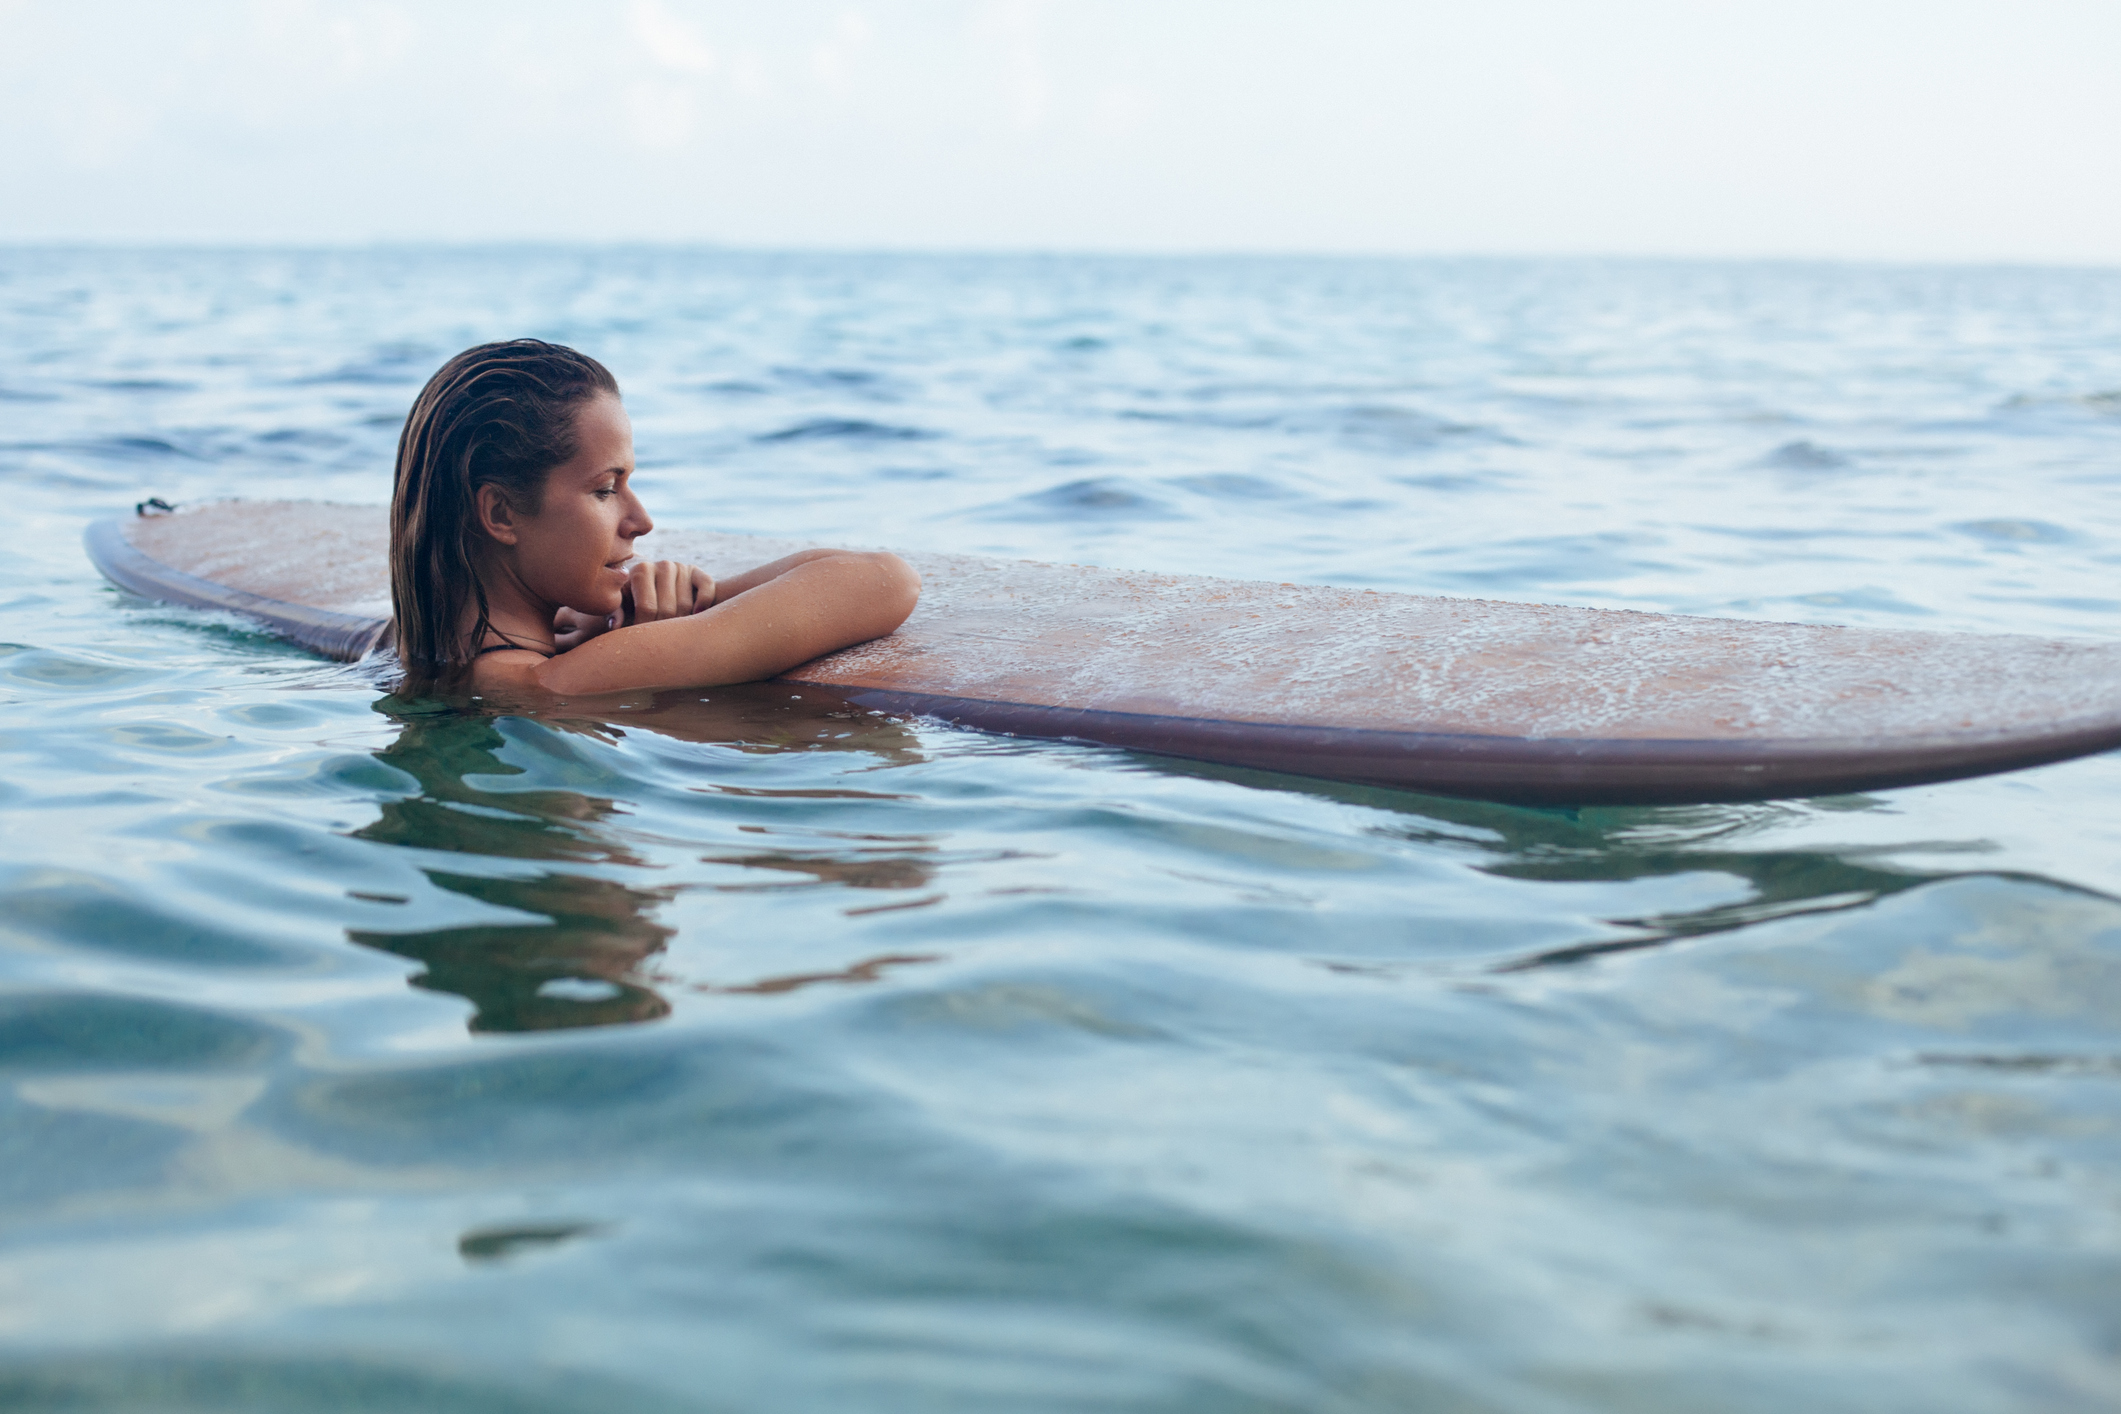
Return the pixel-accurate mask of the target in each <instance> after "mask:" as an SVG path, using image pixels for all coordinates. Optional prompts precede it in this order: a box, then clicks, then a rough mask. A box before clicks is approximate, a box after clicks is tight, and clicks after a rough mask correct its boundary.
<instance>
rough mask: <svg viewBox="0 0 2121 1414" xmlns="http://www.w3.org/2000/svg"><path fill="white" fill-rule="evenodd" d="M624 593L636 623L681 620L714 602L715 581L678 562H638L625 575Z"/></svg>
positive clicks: (705, 574)
mask: <svg viewBox="0 0 2121 1414" xmlns="http://www.w3.org/2000/svg"><path fill="white" fill-rule="evenodd" d="M626 591H627V595H628V596H629V597H630V598H631V599H632V601H633V617H632V619H631V620H630V622H632V623H637V624H652V623H655V622H656V621H657V620H659V619H677V618H683V617H684V616H685V615H687V614H696V613H698V612H699V611H700V610H702V609H704V608H707V607H708V606H709V605H711V604H712V603H714V578H713V576H711V575H709V574H708V573H707V572H706V571H705V570H702V569H700V568H699V567H698V566H696V565H688V564H685V563H683V562H682V561H679V560H639V561H636V562H635V563H634V564H633V566H632V567H631V568H629V569H628V570H627V572H626Z"/></svg>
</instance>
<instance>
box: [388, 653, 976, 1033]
mask: <svg viewBox="0 0 2121 1414" xmlns="http://www.w3.org/2000/svg"><path fill="white" fill-rule="evenodd" d="M377 705H378V710H380V711H382V712H384V713H385V714H386V715H388V716H390V717H391V718H392V719H393V720H394V721H396V722H397V723H398V724H399V730H398V735H397V737H396V738H395V739H394V740H393V741H392V742H391V743H390V744H389V745H388V746H386V747H384V748H383V749H382V750H380V751H378V752H376V753H375V759H376V760H377V761H379V762H381V763H383V764H384V765H386V766H389V767H392V768H394V769H396V770H398V771H402V772H404V773H405V774H406V775H408V776H410V777H411V778H412V779H413V780H414V781H416V782H418V783H419V792H418V793H417V794H414V795H407V796H404V797H401V798H399V799H395V800H390V801H387V802H385V803H384V804H383V806H382V812H381V815H380V816H379V817H378V818H377V819H376V820H375V821H374V822H373V823H372V824H369V825H366V826H363V827H362V828H360V829H358V830H355V831H354V832H353V834H354V836H355V837H356V838H358V839H363V840H372V841H375V842H378V843H382V844H392V845H401V846H404V847H407V848H410V849H415V850H421V851H427V850H441V851H446V852H449V853H455V854H463V855H472V856H479V857H482V858H489V859H512V860H528V861H549V862H552V863H555V864H563V865H590V866H597V867H600V868H604V869H607V870H608V869H611V868H614V867H615V868H620V869H628V870H641V871H646V870H648V869H649V868H651V867H652V866H651V864H650V861H649V860H647V859H646V858H644V857H643V856H642V855H641V854H640V853H639V852H638V851H637V850H636V849H635V848H633V847H632V846H630V845H629V844H628V843H627V842H626V839H625V836H624V831H623V828H622V827H621V826H620V821H621V817H623V816H625V815H626V814H627V813H628V812H627V811H626V810H625V809H624V808H622V807H621V806H620V805H619V804H618V803H617V802H616V801H614V800H612V799H610V798H608V797H603V796H597V795H591V794H586V793H584V792H580V791H573V790H564V789H551V788H529V789H525V788H521V787H515V788H511V787H510V786H509V780H510V778H512V777H522V776H524V775H525V774H527V773H526V771H525V768H524V767H522V766H520V765H517V764H514V763H512V762H510V761H508V760H506V759H504V758H503V755H502V753H503V752H504V750H505V749H506V748H507V747H508V745H509V742H508V738H507V737H506V735H505V734H504V733H503V732H502V730H501V728H500V726H499V723H500V721H502V720H505V719H503V718H499V717H496V716H495V715H493V714H492V713H491V712H490V711H486V710H471V709H467V708H466V707H463V706H449V705H446V704H440V703H422V702H404V701H401V700H399V699H396V698H385V699H384V700H383V701H382V702H381V703H379V704H377ZM603 705H604V706H605V708H606V710H605V711H604V712H603V713H601V714H599V715H577V713H578V712H579V710H580V704H574V705H572V706H570V707H569V708H568V709H566V712H567V714H566V715H546V716H541V717H540V718H539V720H542V721H543V722H544V724H545V725H547V726H549V727H553V728H556V729H559V730H561V731H565V732H569V733H574V734H577V735H580V736H582V737H586V738H588V739H590V740H592V741H596V742H600V743H604V744H612V743H616V742H618V741H620V740H622V739H624V738H625V737H626V736H627V735H628V733H634V732H645V733H651V734H654V735H656V736H660V737H665V738H668V739H670V740H672V741H680V742H690V743H696V744H697V743H706V744H713V745H717V746H726V747H733V748H736V749H738V750H740V751H748V752H760V753H773V752H779V751H786V750H790V749H799V750H827V751H853V752H861V753H864V754H866V755H871V756H875V757H878V758H880V759H881V761H882V762H886V763H896V764H903V763H906V762H912V761H918V760H919V759H920V753H919V750H918V747H917V743H916V741H915V739H914V737H913V735H912V734H911V733H910V732H909V731H908V730H907V728H906V727H905V726H904V725H903V724H902V723H900V722H898V721H896V720H894V719H891V718H888V717H883V716H880V715H878V714H875V713H870V712H864V711H860V710H858V709H855V708H852V707H850V706H848V704H846V703H845V702H843V701H841V700H840V699H838V698H837V697H834V696H832V695H831V694H829V693H824V692H820V691H817V690H815V689H806V690H805V692H804V693H803V694H800V695H798V694H793V693H790V692H787V691H786V690H785V689H782V688H781V687H779V686H778V685H775V684H761V685H755V686H743V687H735V688H728V689H722V690H719V691H717V692H716V693H715V694H714V697H713V698H711V699H709V698H703V697H700V696H698V695H696V694H690V693H660V694H640V695H637V696H635V697H632V698H620V699H615V700H613V701H610V702H608V703H606V704H603ZM702 788H703V789H709V790H713V791H716V792H721V793H727V794H732V795H738V796H749V797H752V798H757V799H776V798H777V799H797V800H823V799H833V798H845V799H872V800H889V799H894V798H895V797H893V796H891V795H889V794H885V793H875V792H862V791H845V790H829V789H818V788H806V789H795V790H785V791H774V790H770V789H760V788H751V789H746V788H744V787H741V786H731V785H714V784H710V785H708V786H706V787H702ZM746 828H749V829H752V830H756V831H763V830H764V828H765V827H763V826H750V827H746ZM814 833H815V832H813V834H814ZM888 838H890V837H880V836H873V835H862V836H853V837H850V843H849V845H848V846H847V848H846V849H845V850H844V851H840V852H831V853H828V852H820V851H817V850H815V849H809V850H789V851H774V850H754V851H746V852H743V853H731V854H710V855H706V856H703V862H705V863H709V864H724V865H733V866H736V867H739V868H742V869H746V870H758V871H764V872H766V873H769V874H772V873H779V874H783V875H787V874H794V875H800V876H802V878H803V879H804V880H805V881H806V882H808V883H810V884H825V885H838V886H841V887H846V888H854V889H886V890H908V889H920V888H924V887H926V886H927V885H928V884H929V883H930V882H932V880H933V878H934V876H935V869H936V862H935V860H934V856H935V854H936V846H935V845H934V844H933V843H930V842H927V841H924V840H921V839H919V838H912V839H909V840H892V842H889V843H878V842H877V841H878V840H880V839H888ZM991 853H993V852H990V854H991ZM1004 853H1006V852H1004ZM421 871H422V872H423V873H424V874H425V875H426V876H427V879H428V881H429V882H431V883H433V884H434V885H435V886H436V887H438V888H441V889H445V890H447V891H449V892H450V893H454V894H458V895H461V896H464V897H466V898H470V899H475V900H477V901H478V902H480V903H482V904H486V905H489V906H491V907H493V908H495V909H500V910H506V911H507V912H509V913H511V914H514V915H517V917H514V918H510V919H508V920H507V921H503V922H494V923H478V924H468V925H460V926H455V927H448V928H429V929H419V930H411V931H404V932H399V931H394V930H387V929H372V928H364V929H349V930H347V936H348V937H349V938H351V939H352V940H353V941H354V942H357V943H361V944H363V945H365V946H368V947H374V948H381V949H383V950H384V951H386V952H392V953H396V954H398V955H399V956H401V957H408V958H413V959H415V960H417V961H419V962H422V963H424V964H426V971H425V972H423V973H421V974H420V975H418V976H417V977H415V978H414V979H413V984H414V985H415V986H418V987H423V988H426V989H428V990H431V991H438V992H448V993H452V994H454V995H457V996H460V997H463V998H464V999H465V1000H467V1001H469V1002H470V1003H471V1004H472V1006H473V1007H474V1012H473V1015H472V1018H471V1021H470V1026H471V1029H472V1030H473V1031H475V1032H478V1031H546V1030H554V1029H559V1028H565V1027H576V1026H606V1025H611V1024H614V1023H620V1022H635V1021H653V1020H655V1019H657V1018H659V1017H663V1016H667V1015H668V1014H669V1012H670V1003H669V1001H668V1000H667V999H666V998H665V997H664V996H663V995H662V994H661V993H660V992H659V991H658V990H657V979H656V978H655V977H654V976H653V975H652V969H651V968H650V966H649V964H650V960H651V959H652V958H653V957H654V956H655V955H656V954H658V953H660V952H662V951H663V949H664V946H665V944H666V943H667V942H668V940H669V939H670V938H671V937H672V936H673V933H674V931H675V930H673V929H672V928H670V927H669V926H667V925H665V924H663V923H659V922H657V921H656V918H655V913H656V911H657V910H658V909H659V908H661V907H662V906H663V905H664V904H666V903H668V902H669V901H670V899H671V898H672V897H673V896H674V895H675V894H676V893H677V892H678V891H679V890H681V889H683V888H687V887H690V886H691V884H690V883H689V882H688V881H682V880H681V881H676V882H671V883H664V884H660V885H656V886H650V887H643V886H640V885H637V884H635V883H630V882H627V881H625V880H623V879H615V878H611V877H607V876H606V875H604V874H594V873H587V872H583V871H582V870H581V869H567V868H552V869H540V870H537V871H535V872H533V873H530V874H527V875H518V874H496V873H491V872H476V873H475V872H464V871H459V870H454V869H450V868H446V867H441V866H437V865H433V864H423V865H422V866H421ZM712 887H713V888H714V889H716V890H720V891H725V892H727V891H749V890H756V889H762V888H763V889H772V888H784V887H788V885H785V884H775V883H736V884H730V883H722V884H715V885H713V886H712ZM357 896H361V897H365V898H368V899H370V900H371V901H377V902H390V901H398V902H402V901H403V900H402V899H399V900H393V897H392V896H389V895H377V894H372V893H371V894H365V895H357ZM941 898H942V895H940V894H936V895H933V896H930V897H927V898H923V899H917V900H910V901H908V902H907V903H904V904H895V905H885V907H886V908H891V907H917V906H920V905H923V904H927V903H934V902H939V901H940V900H941ZM848 911H849V912H851V913H861V912H869V911H876V910H874V909H859V908H857V909H851V910H848ZM934 960H936V956H935V955H934V954H928V953H921V954H890V955H885V956H880V957H875V958H871V959H868V960H866V961H864V962H861V963H858V964H855V965H853V966H851V967H847V968H840V969H834V970H830V971H823V972H814V973H799V974H790V975H787V976H777V977H768V978H764V979H761V980H758V981H754V982H749V983H743V984H735V985H727V986H718V985H715V984H712V983H699V984H695V989H696V990H699V991H716V992H724V993H728V994H731V995H758V996H770V995H774V994H777V993H781V992H790V991H795V990H797V989H799V988H802V987H805V986H809V985H811V984H814V983H821V982H839V983H848V982H855V983H859V982H869V981H874V980H876V978H877V977H878V976H879V975H880V974H881V972H882V970H883V969H884V968H887V967H892V966H897V965H901V964H905V963H917V962H930V961H934Z"/></svg>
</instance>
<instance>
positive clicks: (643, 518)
mask: <svg viewBox="0 0 2121 1414" xmlns="http://www.w3.org/2000/svg"><path fill="white" fill-rule="evenodd" d="M653 529H655V522H654V521H652V520H650V519H649V518H648V507H646V506H644V505H642V504H641V498H640V497H639V496H636V495H634V494H633V488H631V487H628V488H627V490H626V519H625V520H623V521H621V522H620V523H619V534H621V535H623V536H625V537H626V538H627V539H628V540H638V539H640V538H641V537H642V536H643V535H646V534H647V533H648V532H649V531H651V530H653Z"/></svg>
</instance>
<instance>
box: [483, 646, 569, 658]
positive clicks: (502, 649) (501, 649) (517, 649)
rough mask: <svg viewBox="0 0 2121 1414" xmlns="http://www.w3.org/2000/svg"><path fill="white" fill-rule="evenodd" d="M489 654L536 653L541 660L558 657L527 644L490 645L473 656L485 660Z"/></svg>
mask: <svg viewBox="0 0 2121 1414" xmlns="http://www.w3.org/2000/svg"><path fill="white" fill-rule="evenodd" d="M488 653H535V654H537V655H538V656H539V657H540V658H551V657H555V656H557V655H556V654H552V653H547V652H546V651H545V650H544V649H542V648H532V647H531V646H530V645H529V644H527V643H489V644H487V645H486V646H485V647H484V648H481V649H480V650H479V651H478V652H476V653H474V654H472V655H471V656H472V657H474V658H483V657H485V656H486V655H487V654H488Z"/></svg>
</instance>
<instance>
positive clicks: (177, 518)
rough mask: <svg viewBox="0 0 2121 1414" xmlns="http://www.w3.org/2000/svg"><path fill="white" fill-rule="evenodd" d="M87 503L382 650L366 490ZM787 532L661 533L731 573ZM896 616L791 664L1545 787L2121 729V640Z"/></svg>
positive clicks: (1752, 794) (148, 538)
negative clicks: (122, 511)
mask: <svg viewBox="0 0 2121 1414" xmlns="http://www.w3.org/2000/svg"><path fill="white" fill-rule="evenodd" d="M152 505H153V503H150V504H149V505H148V506H144V507H143V512H144V513H142V514H139V515H135V516H123V517H114V518H111V519H107V520H102V521H98V522H96V523H95V524H94V525H92V526H91V527H90V528H89V530H88V532H87V546H88V552H89V555H90V557H91V558H92V559H93V560H94V561H95V563H96V565H97V566H98V567H99V568H100V569H101V570H102V571H103V573H104V574H105V575H106V576H108V577H109V578H110V579H111V580H112V581H114V582H115V583H117V584H118V585H120V586H122V587H123V588H125V589H128V590H131V591H132V592H134V593H135V594H139V595H142V596H144V597H147V598H151V599H157V600H165V601H168V602H171V603H177V604H188V605H195V606H199V607H203V608H214V609H226V610H234V611H236V612H238V613H242V614H246V615H249V616H251V617H252V618H255V619H257V620H259V621H260V622H262V623H263V624H265V625H266V626H267V627H268V628H270V629H271V630H272V631H274V632H276V633H278V634H281V635H282V636H284V637H286V638H288V639H290V640H292V641H294V642H296V643H300V644H303V645H305V646H307V647H309V648H312V649H314V650H316V651H318V652H320V653H324V654H328V655H330V656H332V657H336V658H341V659H349V660H350V659H357V658H360V657H362V656H363V655H365V654H368V653H371V652H374V651H376V650H377V649H378V648H381V647H384V646H387V643H388V638H389V613H390V583H389V566H388V559H387V548H388V541H389V537H388V527H387V517H386V513H385V512H384V510H383V509H382V508H380V507H373V506H344V505H330V504H324V503H318V502H297V501H231V502H221V503H216V504H211V505H203V506H198V507H194V508H188V509H184V510H180V511H176V512H174V513H161V512H159V511H156V510H154V509H153V508H152ZM803 543H804V542H798V541H783V540H769V539H762V538H756V537H751V536H742V535H723V534H715V533H710V532H704V531H690V532H688V531H668V530H658V531H657V532H656V535H655V543H654V546H653V552H654V553H655V554H656V555H657V556H659V557H662V558H671V559H685V560H690V561H691V562H693V563H696V564H699V565H701V566H702V567H704V568H705V569H706V570H707V571H708V572H709V573H711V574H714V575H716V576H718V577H719V576H726V575H729V574H733V573H735V572H737V571H738V570H741V569H744V568H748V567H749V566H751V565H755V564H759V563H761V562H763V561H766V560H770V559H774V558H776V557H778V556H780V555H784V554H787V553H788V552H789V551H791V550H795V549H800V548H803ZM906 558H907V560H908V561H910V562H911V563H912V564H913V566H914V568H916V569H917V570H919V571H920V574H921V577H922V581H923V588H922V592H921V601H920V606H919V607H918V608H917V609H916V610H915V611H914V614H913V617H912V618H910V619H908V620H907V622H906V623H905V625H904V626H903V627H901V628H900V629H899V631H898V632H896V633H894V634H892V635H890V636H889V637H887V638H882V639H878V640H876V641H875V642H872V643H865V644H861V645H859V646H857V647H854V648H850V649H847V650H845V651H843V652H839V653H834V654H831V655H829V656H827V657H824V658H820V659H817V660H816V661H814V662H811V663H806V664H804V665H803V666H801V667H799V668H796V669H794V670H793V671H791V672H789V673H787V674H785V675H784V678H783V680H784V681H786V682H790V683H802V684H812V685H815V686H817V687H820V688H825V689H830V690H831V691H833V692H835V693H837V694H838V695H840V696H841V697H843V698H844V699H846V700H847V701H848V702H850V703H853V704H854V705H856V706H859V707H864V708H870V709H878V710H884V711H890V712H897V713H909V714H919V715H925V716H932V717H937V718H941V719H943V720H945V721H949V722H954V723H959V724H962V725H965V726H969V727H977V728H981V729H984V730H987V731H995V732H1006V733H1014V734H1017V735H1022V736H1030V737H1046V738H1056V739H1062V740H1071V741H1083V742H1095V743H1100V744H1103V745H1107V746H1116V747H1125V748H1130V749H1133V750H1137V751H1145V752H1153V753H1158V754H1162V755H1167V756H1177V757H1185V758H1190V759H1193V760H1199V761H1208V762H1216V763H1220V764H1223V765H1228V766H1240V767H1253V768H1260V769H1265V770H1272V771H1284V772H1291V773H1294V774H1297V775H1304V776H1316V777H1323V778H1326V779H1329V780H1337V781H1348V782H1356V783H1361V784H1368V785H1379V786H1389V787H1398V788H1403V789H1410V790H1418V791H1429V792H1435V793H1440V794H1446V795H1458V796H1470V797H1474V798H1478V799H1486V800H1498V801H1506V802H1515V803H1522V804H1538V805H1591V804H1671V803H1689V802H1711V801H1742V800H1767V799H1775V798H1782V797H1790V796H1804V795H1824V794H1837V793H1847V792H1852V791H1868V790H1878V789H1884V788H1888V787H1893V786H1903V785H1913V784H1919V783H1924V782H1932V781H1943V780H1951V779H1955V778H1959V777H1965V776H1974V775H1981V774H1985V773H1988V772H1994V771H2005V770H2012V769H2016V768H2019V767H2025V766H2033V765H2039V764H2043V763H2046V762H2051V761H2060V760H2064V759H2067V758H2069V757H2074V756H2080V755H2084V754H2087V753H2091V752H2096V751H2105V750H2109V749H2111V748H2114V747H2116V746H2121V642H2106V641H2098V640H2064V639H2046V638H2034V637H2025V636H2014V635H1974V634H1940V633H1921V632H1907V631H1896V630H1878V629H1857V628H1833V627H1822V626H1817V625H1806V624H1783V623H1760V622H1754V621H1749V620H1735V619H1712V618H1692V617H1681V616H1676V615H1667V614H1649V613H1637V612H1631V611H1627V610H1613V609H1582V608H1566V607H1560V606H1555V605H1547V604H1521V603H1501V602H1492V601H1485V600H1477V599H1453V598H1435V597H1428V596H1422V595H1413V594H1396V593H1385V592H1380V591H1377V590H1368V589H1334V588H1325V587H1319V586H1311V585H1295V584H1267V583H1258V582H1253V581H1246V580H1228V579H1208V578H1201V577H1197V576H1188V575H1169V574H1150V573H1143V572H1139V571H1132V570H1114V569H1101V568H1097V567H1094V566H1088V565H1059V564H1041V563H1036V562H1032V561H1011V560H996V559H984V558H979V557H975V556H968V555H946V554H908V555H907V556H906Z"/></svg>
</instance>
